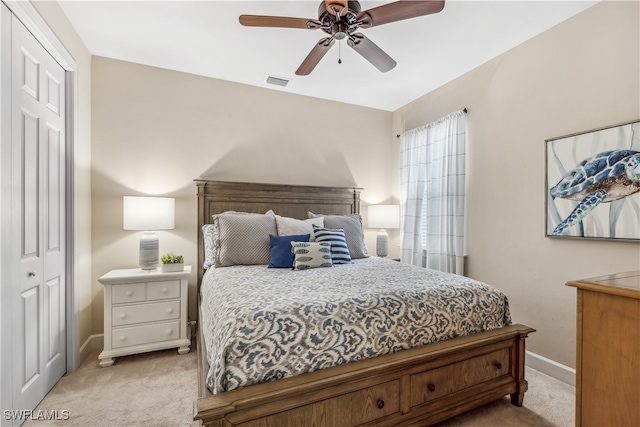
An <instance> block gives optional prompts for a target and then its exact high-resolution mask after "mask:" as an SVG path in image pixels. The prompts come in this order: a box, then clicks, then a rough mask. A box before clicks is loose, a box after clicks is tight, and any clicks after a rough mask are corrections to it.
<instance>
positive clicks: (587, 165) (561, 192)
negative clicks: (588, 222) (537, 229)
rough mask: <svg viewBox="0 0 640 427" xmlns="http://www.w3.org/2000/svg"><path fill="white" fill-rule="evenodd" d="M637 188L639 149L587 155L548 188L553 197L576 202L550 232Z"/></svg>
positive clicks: (639, 184)
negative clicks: (567, 214)
mask: <svg viewBox="0 0 640 427" xmlns="http://www.w3.org/2000/svg"><path fill="white" fill-rule="evenodd" d="M639 191H640V151H634V150H610V151H603V152H601V153H598V154H596V155H595V156H592V157H588V158H586V159H584V160H583V161H581V162H580V163H578V164H577V165H576V167H575V168H574V169H572V170H570V171H568V172H567V173H565V174H564V176H563V177H562V178H561V179H560V181H559V182H558V183H557V184H556V185H554V186H553V187H551V188H550V189H549V192H550V194H551V196H552V197H553V198H554V199H555V198H562V199H569V200H575V201H578V202H579V203H578V205H577V206H576V207H575V208H574V209H573V211H572V212H571V213H570V214H569V216H568V217H566V218H565V219H564V220H563V221H562V222H560V223H559V224H558V225H557V226H556V227H555V229H554V230H553V234H554V235H562V234H563V233H565V231H566V230H567V229H568V228H569V227H571V226H573V225H575V224H577V223H579V222H580V221H581V220H582V219H583V218H584V217H586V216H587V215H589V214H590V213H591V211H593V209H594V208H595V207H596V206H598V205H599V204H600V203H607V202H612V201H614V200H618V199H622V198H624V197H627V196H629V195H631V194H634V193H637V192H639Z"/></svg>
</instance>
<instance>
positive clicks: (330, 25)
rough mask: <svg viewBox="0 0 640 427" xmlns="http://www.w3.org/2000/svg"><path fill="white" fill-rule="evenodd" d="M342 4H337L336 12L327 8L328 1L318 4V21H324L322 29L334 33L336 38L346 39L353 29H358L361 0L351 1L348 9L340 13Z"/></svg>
mask: <svg viewBox="0 0 640 427" xmlns="http://www.w3.org/2000/svg"><path fill="white" fill-rule="evenodd" d="M341 8H342V6H341V5H340V4H336V5H335V7H334V8H333V9H334V10H335V11H336V14H333V13H330V12H329V11H328V10H327V6H326V3H325V2H324V1H323V2H321V3H320V6H318V21H320V22H322V27H321V28H322V31H324V32H325V33H327V34H329V35H332V36H333V37H334V38H335V39H336V40H342V39H345V38H346V37H347V36H349V35H350V34H351V32H352V31H355V30H357V29H358V27H359V24H358V23H357V22H358V14H359V13H360V11H361V7H360V2H358V1H349V2H348V11H346V12H345V11H344V10H343V11H342V14H340V15H338V12H340V9H341Z"/></svg>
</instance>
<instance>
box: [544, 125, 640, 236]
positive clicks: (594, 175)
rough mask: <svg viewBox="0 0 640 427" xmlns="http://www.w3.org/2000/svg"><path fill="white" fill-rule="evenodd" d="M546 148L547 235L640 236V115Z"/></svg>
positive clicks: (560, 139) (554, 141)
mask: <svg viewBox="0 0 640 427" xmlns="http://www.w3.org/2000/svg"><path fill="white" fill-rule="evenodd" d="M545 148H546V150H545V151H546V174H547V176H546V214H547V221H546V236H547V237H569V238H587V239H607V240H609V239H614V240H622V241H640V120H637V121H633V122H627V123H622V124H619V125H614V126H608V127H605V128H601V129H595V130H591V131H588V132H582V133H576V134H572V135H567V136H562V137H558V138H552V139H548V140H546V141H545Z"/></svg>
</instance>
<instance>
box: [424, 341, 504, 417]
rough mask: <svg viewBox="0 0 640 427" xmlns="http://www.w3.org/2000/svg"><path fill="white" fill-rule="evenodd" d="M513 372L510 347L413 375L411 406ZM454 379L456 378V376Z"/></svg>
mask: <svg viewBox="0 0 640 427" xmlns="http://www.w3.org/2000/svg"><path fill="white" fill-rule="evenodd" d="M508 373H509V349H508V348H504V349H501V350H497V351H494V352H491V353H487V354H484V355H482V356H478V357H474V358H473V359H469V360H465V361H462V362H458V363H453V364H451V365H447V366H443V367H441V368H436V369H432V370H429V371H426V372H422V373H419V374H415V375H411V406H416V405H420V404H421V403H425V402H429V401H431V400H434V399H437V398H439V397H442V396H446V395H448V394H451V393H455V392H457V391H460V390H464V389H466V388H469V387H473V386H474V385H477V384H481V383H483V382H485V381H489V380H492V379H494V378H498V377H501V376H503V375H507V374H508ZM452 379H453V380H452Z"/></svg>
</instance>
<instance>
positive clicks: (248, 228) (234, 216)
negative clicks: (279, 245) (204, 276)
mask: <svg viewBox="0 0 640 427" xmlns="http://www.w3.org/2000/svg"><path fill="white" fill-rule="evenodd" d="M213 225H214V227H215V231H214V233H215V235H216V236H217V240H215V241H214V245H213V248H214V251H215V254H214V264H215V266H216V267H228V266H231V265H252V264H265V265H267V264H269V261H270V258H271V241H270V239H269V235H270V234H277V229H276V218H275V215H273V214H264V215H262V214H253V213H222V214H219V215H214V216H213Z"/></svg>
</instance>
